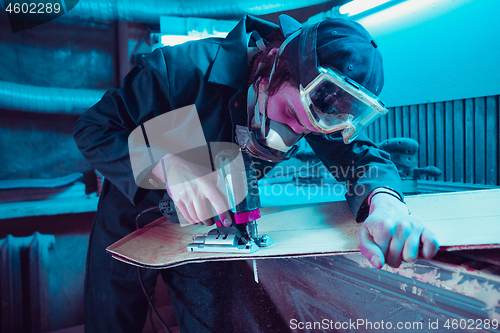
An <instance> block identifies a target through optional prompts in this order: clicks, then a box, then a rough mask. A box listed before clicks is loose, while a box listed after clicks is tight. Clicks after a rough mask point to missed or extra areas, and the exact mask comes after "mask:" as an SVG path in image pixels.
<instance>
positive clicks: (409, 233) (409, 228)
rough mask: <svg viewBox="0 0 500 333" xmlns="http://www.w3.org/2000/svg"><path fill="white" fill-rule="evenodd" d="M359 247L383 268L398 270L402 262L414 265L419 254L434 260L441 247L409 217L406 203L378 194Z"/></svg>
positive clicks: (365, 223)
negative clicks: (386, 266) (385, 265)
mask: <svg viewBox="0 0 500 333" xmlns="http://www.w3.org/2000/svg"><path fill="white" fill-rule="evenodd" d="M420 245H421V248H420ZM359 248H360V250H361V253H362V254H363V255H364V256H365V257H366V258H367V259H368V260H369V261H370V263H371V264H372V265H373V266H374V267H375V268H377V269H380V268H382V266H384V263H387V264H388V265H389V266H391V267H394V268H397V267H399V265H401V262H402V261H405V262H414V261H415V260H416V259H417V257H418V255H419V252H420V255H421V256H422V257H424V258H425V259H431V258H432V257H434V256H435V255H436V253H437V250H438V249H439V244H438V241H437V239H436V236H435V235H434V234H433V233H432V231H430V230H429V229H427V228H426V227H425V226H424V225H423V224H422V222H420V221H418V220H416V219H414V218H413V217H411V216H410V215H409V214H408V210H407V208H406V205H405V204H403V203H402V202H400V201H399V200H398V199H396V198H394V197H393V196H391V195H389V194H386V193H378V194H377V195H375V196H373V197H372V200H371V205H370V214H369V216H368V218H367V219H366V220H365V222H364V223H363V226H362V227H361V231H360V233H359Z"/></svg>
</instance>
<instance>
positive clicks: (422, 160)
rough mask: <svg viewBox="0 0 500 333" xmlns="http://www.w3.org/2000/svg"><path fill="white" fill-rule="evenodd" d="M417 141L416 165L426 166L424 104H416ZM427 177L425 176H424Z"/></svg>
mask: <svg viewBox="0 0 500 333" xmlns="http://www.w3.org/2000/svg"><path fill="white" fill-rule="evenodd" d="M417 113H418V139H417V141H418V143H419V144H420V149H419V150H418V166H419V167H425V166H428V165H429V164H428V161H427V152H428V144H427V110H426V105H425V104H420V105H418V110H417ZM424 178H427V177H424Z"/></svg>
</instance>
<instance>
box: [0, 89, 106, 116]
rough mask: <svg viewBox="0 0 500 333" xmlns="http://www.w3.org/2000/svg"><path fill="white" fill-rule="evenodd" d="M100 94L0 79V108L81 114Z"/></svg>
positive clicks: (101, 92) (99, 92) (98, 98)
mask: <svg viewBox="0 0 500 333" xmlns="http://www.w3.org/2000/svg"><path fill="white" fill-rule="evenodd" d="M102 95H104V91H103V90H90V89H67V88H48V87H37V86H28V85H23V84H17V83H12V82H5V81H0V108H3V109H10V110H22V111H31V112H40V113H66V114H81V113H83V112H84V111H86V110H87V109H88V108H90V107H91V106H92V105H94V104H95V103H97V102H98V101H99V100H100V99H101V97H102Z"/></svg>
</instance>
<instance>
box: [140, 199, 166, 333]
mask: <svg viewBox="0 0 500 333" xmlns="http://www.w3.org/2000/svg"><path fill="white" fill-rule="evenodd" d="M157 211H160V208H159V207H158V206H154V207H151V208H147V209H145V210H143V211H142V212H140V213H139V214H137V216H136V217H135V228H136V230H139V218H140V217H141V216H142V215H143V214H146V213H150V212H157ZM137 275H138V276H139V282H140V284H141V288H142V291H143V292H144V295H145V296H146V299H147V300H148V303H149V306H150V307H151V309H152V310H153V311H154V313H155V314H156V317H157V318H158V320H159V321H160V323H161V325H162V326H163V328H164V329H165V331H166V332H168V333H172V332H171V331H170V330H169V329H168V326H167V324H166V323H165V322H164V321H163V319H162V318H161V316H160V314H159V313H158V311H157V310H156V307H155V306H154V305H153V302H152V301H151V299H150V298H149V295H148V293H147V292H146V288H145V287H144V281H143V280H142V274H141V268H140V267H137Z"/></svg>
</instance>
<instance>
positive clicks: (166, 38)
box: [161, 32, 227, 46]
mask: <svg viewBox="0 0 500 333" xmlns="http://www.w3.org/2000/svg"><path fill="white" fill-rule="evenodd" d="M226 36H227V33H222V32H220V33H216V34H213V35H203V36H186V35H162V36H161V43H162V44H163V45H164V46H174V45H179V44H182V43H185V42H189V41H192V40H199V39H203V38H208V37H226Z"/></svg>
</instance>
